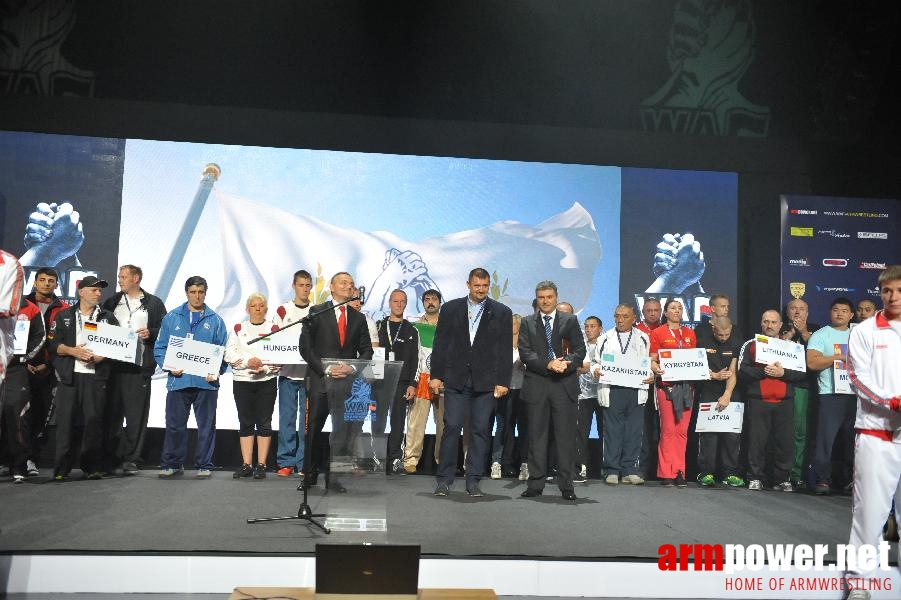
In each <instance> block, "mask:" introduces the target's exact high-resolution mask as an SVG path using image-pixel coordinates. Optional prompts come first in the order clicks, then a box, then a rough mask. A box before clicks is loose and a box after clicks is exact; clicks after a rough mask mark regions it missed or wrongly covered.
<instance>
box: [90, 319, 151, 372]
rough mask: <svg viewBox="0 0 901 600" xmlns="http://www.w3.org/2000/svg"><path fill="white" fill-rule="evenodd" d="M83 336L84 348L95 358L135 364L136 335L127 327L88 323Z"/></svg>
mask: <svg viewBox="0 0 901 600" xmlns="http://www.w3.org/2000/svg"><path fill="white" fill-rule="evenodd" d="M84 334H85V348H87V349H88V350H90V351H91V352H93V353H94V354H96V355H97V356H103V357H106V358H112V359H114V360H121V361H124V362H130V363H134V364H137V361H138V346H139V344H138V334H137V333H135V332H134V331H132V330H131V329H129V328H128V327H119V326H118V325H112V324H110V323H102V322H101V323H92V322H91V321H88V322H87V323H85V324H84Z"/></svg>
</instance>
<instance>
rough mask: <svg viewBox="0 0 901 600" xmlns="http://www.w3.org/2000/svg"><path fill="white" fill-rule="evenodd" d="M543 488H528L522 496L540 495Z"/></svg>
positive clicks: (532, 496) (533, 496)
mask: <svg viewBox="0 0 901 600" xmlns="http://www.w3.org/2000/svg"><path fill="white" fill-rule="evenodd" d="M542 491H543V490H539V489H536V488H526V491H524V492H523V493H521V494H520V496H521V497H522V498H535V497H536V496H540V495H541V492H542Z"/></svg>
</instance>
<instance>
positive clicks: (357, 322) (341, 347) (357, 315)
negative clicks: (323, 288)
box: [300, 271, 372, 492]
mask: <svg viewBox="0 0 901 600" xmlns="http://www.w3.org/2000/svg"><path fill="white" fill-rule="evenodd" d="M353 289H354V280H353V277H351V275H350V273H346V272H343V271H342V272H340V273H336V274H335V275H333V276H332V279H331V282H330V283H329V291H331V294H332V299H331V300H329V301H327V302H323V303H322V304H318V305H316V306H313V307H311V308H310V315H311V318H310V320H309V322H307V323H304V325H303V330H302V331H301V333H300V355H301V356H303V359H304V360H305V361H306V362H307V364H308V365H309V366H308V368H309V370H310V371H312V373H310V374H308V375H307V387H308V388H309V389H308V393H307V398H309V402H310V416H309V418H310V428H309V431H308V435H307V436H306V439H305V443H306V449H305V452H304V457H305V463H306V464H305V467H304V471H305V473H306V483H307V484H309V485H315V483H316V477H317V470H318V467H319V464H320V462H321V457H320V456H318V455H316V456H314V452H315V450H316V446H315V444H313V438H314V437H315V436H316V434H317V433H319V432H320V431H322V428H323V426H324V425H325V420H326V418H327V417H328V415H329V403H328V395H327V393H326V391H327V389H328V381H329V380H332V381H333V383H337V382H340V380H342V379H347V377H348V375H351V374H353V372H354V370H353V368H352V367H351V366H350V365H345V364H331V365H328V366H325V365H323V363H322V359H324V358H346V359H350V360H356V359H360V360H369V359H370V358H372V340H371V339H370V337H369V328H368V327H367V325H366V317H365V316H363V313H361V312H358V311H357V310H355V309H353V308H351V307H350V306H348V305H347V304H344V305H342V306H338V305H339V304H341V303H342V302H344V301H346V300H349V299H350V298H351V297H352V295H353ZM314 315H315V316H314ZM342 321H343V322H344V324H343V328H344V334H343V339H342V335H341V333H340V332H339V323H341V322H342ZM348 389H349V388H348ZM341 409H342V410H343V405H342V407H341ZM350 426H351V424H344V423H343V419H342V415H333V419H332V440H334V438H335V436H336V435H338V436H343V438H344V441H347V442H352V440H351V439H350V437H352V436H350V433H351V429H350ZM333 445H334V444H333ZM342 445H343V444H342ZM340 450H341V449H340V448H336V447H333V448H332V452H338V451H340ZM328 483H329V484H330V487H332V488H333V489H335V490H337V491H339V492H344V491H346V490H345V489H344V488H343V486H341V484H339V483H338V482H337V480H331V481H329V482H328Z"/></svg>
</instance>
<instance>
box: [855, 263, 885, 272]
mask: <svg viewBox="0 0 901 600" xmlns="http://www.w3.org/2000/svg"><path fill="white" fill-rule="evenodd" d="M860 268H861V269H877V270H879V271H883V270H885V263H880V262H862V263H860Z"/></svg>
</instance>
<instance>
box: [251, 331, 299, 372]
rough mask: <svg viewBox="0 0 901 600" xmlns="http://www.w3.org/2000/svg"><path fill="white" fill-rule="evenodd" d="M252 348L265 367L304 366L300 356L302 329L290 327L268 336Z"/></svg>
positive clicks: (255, 343)
mask: <svg viewBox="0 0 901 600" xmlns="http://www.w3.org/2000/svg"><path fill="white" fill-rule="evenodd" d="M250 348H251V351H252V352H253V353H254V354H255V355H256V356H257V357H258V358H259V359H260V360H261V361H263V364H264V365H300V364H304V360H303V357H301V356H300V327H289V328H288V329H283V330H281V331H279V332H278V333H273V334H272V335H268V336H266V337H264V338H263V339H261V340H260V341H258V342H254V343H253V344H252V345H251V346H250Z"/></svg>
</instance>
